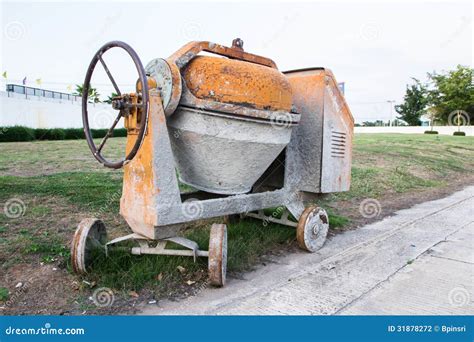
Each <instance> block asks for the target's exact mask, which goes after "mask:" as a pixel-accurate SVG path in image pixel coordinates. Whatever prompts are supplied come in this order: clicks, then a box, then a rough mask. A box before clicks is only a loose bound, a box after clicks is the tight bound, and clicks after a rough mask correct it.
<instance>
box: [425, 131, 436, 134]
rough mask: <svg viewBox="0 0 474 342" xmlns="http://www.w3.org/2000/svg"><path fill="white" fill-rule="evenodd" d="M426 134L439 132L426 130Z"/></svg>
mask: <svg viewBox="0 0 474 342" xmlns="http://www.w3.org/2000/svg"><path fill="white" fill-rule="evenodd" d="M425 134H438V131H425Z"/></svg>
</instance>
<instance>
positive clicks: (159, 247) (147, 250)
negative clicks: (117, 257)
mask: <svg viewBox="0 0 474 342" xmlns="http://www.w3.org/2000/svg"><path fill="white" fill-rule="evenodd" d="M149 241H154V240H143V239H141V240H138V243H139V245H140V247H133V248H132V251H131V252H132V254H134V255H142V254H155V255H179V256H192V257H193V260H194V262H196V260H197V257H208V256H209V252H208V251H201V250H199V246H198V244H197V243H196V242H194V241H192V240H189V239H186V238H183V237H172V238H167V239H163V240H158V242H157V244H156V246H155V247H150V246H149V244H148V242H149ZM169 241H171V242H174V243H176V244H178V245H180V246H183V247H186V248H188V250H183V249H168V248H166V244H167V243H168V242H169Z"/></svg>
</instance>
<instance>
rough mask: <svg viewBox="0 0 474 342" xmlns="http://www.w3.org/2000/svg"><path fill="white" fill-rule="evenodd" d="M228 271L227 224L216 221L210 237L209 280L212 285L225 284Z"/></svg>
mask: <svg viewBox="0 0 474 342" xmlns="http://www.w3.org/2000/svg"><path fill="white" fill-rule="evenodd" d="M226 273H227V226H226V225H225V224H216V223H214V224H213V225H212V227H211V236H210V238H209V281H210V283H211V285H213V286H217V287H221V286H224V285H225V279H226Z"/></svg>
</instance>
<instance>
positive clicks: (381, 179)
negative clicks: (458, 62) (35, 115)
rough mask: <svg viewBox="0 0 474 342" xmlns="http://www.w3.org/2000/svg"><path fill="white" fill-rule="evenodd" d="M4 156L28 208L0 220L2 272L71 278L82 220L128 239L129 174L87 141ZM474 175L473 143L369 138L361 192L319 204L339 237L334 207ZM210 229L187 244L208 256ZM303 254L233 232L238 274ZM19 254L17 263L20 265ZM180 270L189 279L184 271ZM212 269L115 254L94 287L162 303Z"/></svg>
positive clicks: (3, 183)
mask: <svg viewBox="0 0 474 342" xmlns="http://www.w3.org/2000/svg"><path fill="white" fill-rule="evenodd" d="M110 142H111V143H112V144H113V145H114V146H109V148H110V151H113V154H114V156H115V157H116V156H118V155H119V153H120V151H122V150H123V147H124V139H122V138H114V139H111V140H110ZM1 148H2V152H3V151H4V152H5V153H2V154H0V165H2V166H1V168H0V204H1V205H2V206H3V205H4V203H6V202H7V201H8V200H9V199H11V198H17V199H21V200H22V201H24V203H25V208H26V210H25V212H24V214H23V215H22V216H21V217H19V218H14V219H11V218H8V217H7V216H6V215H5V213H3V211H0V248H1V252H0V261H1V262H2V264H3V265H4V267H3V270H2V272H8V267H6V264H8V265H12V264H14V263H15V262H23V263H28V262H29V263H34V262H37V261H40V262H42V263H55V262H59V263H62V264H63V265H66V267H67V268H69V269H70V265H68V262H69V261H68V258H69V246H68V244H69V241H70V239H71V238H72V234H73V232H74V230H75V226H76V225H77V223H78V220H80V218H81V217H87V216H100V218H102V219H103V220H104V221H105V222H106V224H107V226H108V233H109V236H112V237H113V236H117V235H124V234H125V233H126V230H125V229H124V228H125V224H124V222H123V221H120V218H119V216H118V210H119V199H120V195H121V189H122V182H121V177H122V171H120V170H119V171H111V170H108V169H104V168H103V167H101V166H100V165H99V164H98V163H96V162H95V160H94V159H93V158H92V156H90V152H89V150H88V148H87V146H86V145H85V143H84V141H82V140H77V141H72V140H71V141H56V142H50V141H38V142H24V143H2V144H1ZM473 167H474V139H473V138H472V137H456V136H439V135H436V136H435V135H407V134H359V135H356V136H355V142H354V149H353V167H352V183H351V190H350V191H349V192H345V193H338V194H331V195H329V196H327V197H326V198H325V199H322V200H321V201H320V202H318V204H319V205H321V206H323V207H325V208H327V209H328V213H329V216H330V218H329V219H330V226H331V229H333V230H337V229H344V228H345V227H347V226H348V225H350V224H351V221H350V219H349V218H348V217H347V216H346V215H345V214H344V211H343V210H342V209H341V208H340V207H339V206H338V205H334V203H338V204H340V203H352V206H353V207H357V206H358V203H359V201H360V200H362V199H365V198H379V199H380V198H384V197H385V196H389V195H394V196H397V195H400V196H403V194H405V193H407V192H415V191H423V190H425V189H432V188H439V187H445V186H448V185H449V183H450V181H451V180H452V179H460V180H462V178H463V177H466V175H468V174H469V173H470V172H471V171H472V169H473ZM209 226H210V224H209V223H201V224H198V225H196V226H195V227H194V228H191V229H188V230H186V231H185V232H184V235H185V236H187V237H189V238H190V239H192V240H195V241H197V242H198V244H199V246H200V247H201V248H203V249H207V245H208V241H209ZM294 245H295V232H294V229H291V228H288V227H284V226H280V225H276V224H268V225H267V226H264V225H262V222H261V221H258V220H254V219H250V218H248V219H244V220H242V221H240V222H237V223H232V224H229V225H228V270H229V271H230V272H241V271H245V270H248V269H249V268H251V267H253V266H254V265H255V264H256V263H258V262H259V261H261V260H262V256H263V255H268V254H272V253H275V252H278V251H281V250H287V249H288V248H292V247H293V246H294ZM122 247H124V248H130V247H131V245H130V244H124V245H122ZM12 254H14V255H15V257H10V256H11V255H12ZM35 258H36V259H35ZM7 261H8V262H7ZM178 266H181V267H184V269H185V271H184V272H181V271H179V270H178ZM206 269H207V260H205V259H202V260H199V261H198V262H197V263H193V262H192V259H191V258H185V257H170V256H152V255H148V256H133V255H131V254H130V253H127V252H124V251H119V250H112V251H111V253H110V257H109V258H103V259H100V260H97V262H96V265H95V267H94V269H93V271H92V273H91V274H89V275H88V276H87V277H86V279H87V280H88V281H89V282H95V283H97V284H98V285H100V286H106V287H111V288H114V289H121V290H123V291H129V290H134V291H138V290H140V289H143V288H146V289H153V291H154V293H155V295H156V296H169V295H172V294H174V293H177V292H180V291H181V292H182V287H183V286H184V288H186V286H189V285H186V282H187V281H188V280H192V281H194V280H197V281H200V280H201V279H203V278H205V274H206ZM1 289H2V288H0V297H1Z"/></svg>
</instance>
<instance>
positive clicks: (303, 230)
mask: <svg viewBox="0 0 474 342" xmlns="http://www.w3.org/2000/svg"><path fill="white" fill-rule="evenodd" d="M328 229H329V218H328V214H327V213H326V210H324V209H322V208H319V207H308V208H306V209H305V211H303V214H302V215H301V217H300V219H299V221H298V226H297V227H296V239H297V240H298V245H299V246H300V248H302V249H304V250H306V251H308V252H311V253H314V252H316V251H317V250H318V249H320V248H321V247H322V246H323V245H324V242H325V241H326V236H327V235H328Z"/></svg>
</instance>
